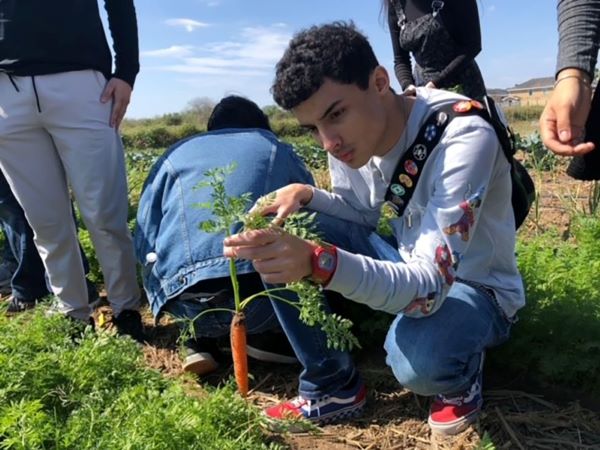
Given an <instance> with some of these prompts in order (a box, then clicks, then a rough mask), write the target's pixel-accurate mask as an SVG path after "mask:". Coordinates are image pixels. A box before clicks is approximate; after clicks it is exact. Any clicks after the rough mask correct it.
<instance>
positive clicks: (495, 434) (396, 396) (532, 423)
mask: <svg viewBox="0 0 600 450" xmlns="http://www.w3.org/2000/svg"><path fill="white" fill-rule="evenodd" d="M557 173H558V174H559V175H557ZM560 173H564V170H558V171H556V172H554V173H553V174H544V175H543V176H542V178H541V179H540V180H542V184H541V185H540V186H542V189H541V190H540V194H541V197H540V203H539V206H540V208H539V210H538V212H537V213H536V212H535V210H532V212H531V214H530V218H529V219H528V222H527V223H526V224H525V225H524V229H523V230H521V233H535V232H536V231H537V230H540V229H543V228H545V227H547V226H548V225H550V224H552V225H556V226H558V227H559V228H560V229H561V230H563V231H564V233H567V232H568V229H569V226H570V219H569V217H570V211H572V210H573V209H574V208H585V207H586V202H587V189H588V188H589V185H586V184H584V183H578V182H574V181H573V180H570V179H568V178H567V177H566V176H563V175H560ZM538 181H539V180H538ZM103 310H104V308H101V310H100V311H103ZM105 313H107V314H108V312H107V311H105ZM145 319H146V326H147V331H148V334H149V336H150V343H149V344H148V345H146V346H145V347H144V354H145V358H146V361H147V363H148V364H149V365H150V366H151V367H154V368H156V369H158V370H160V371H161V372H163V373H164V374H165V375H167V376H170V377H177V376H180V374H181V362H180V359H179V356H178V353H177V346H176V343H175V340H176V334H177V331H176V328H175V326H174V325H172V324H171V325H169V324H163V325H161V326H159V327H154V325H153V324H152V318H151V316H150V314H149V312H148V311H146V313H145ZM365 353H368V354H365ZM357 365H358V367H359V370H360V372H361V374H362V376H363V378H364V379H365V381H366V383H367V386H368V388H369V393H368V403H367V408H366V411H365V414H364V415H363V416H362V417H361V418H360V419H357V420H353V421H352V422H349V423H346V424H344V425H330V426H325V427H323V428H322V429H321V431H320V432H318V433H301V434H286V435H284V436H283V440H284V441H285V443H287V444H288V445H289V446H290V447H291V448H292V449H315V450H342V449H354V450H355V449H360V450H367V449H369V450H371V449H390V450H391V449H474V448H494V447H493V446H495V448H496V449H527V450H529V449H597V450H598V449H600V409H596V410H593V409H594V408H595V407H594V406H589V405H590V404H592V403H593V402H589V400H590V399H582V398H580V399H579V400H580V401H577V400H576V399H573V398H572V397H570V400H571V401H564V398H565V396H563V398H562V399H561V400H559V401H555V400H551V398H554V397H553V396H552V395H547V393H546V392H541V393H540V392H539V391H538V392H536V393H535V394H534V393H532V392H531V391H530V390H528V392H525V391H524V390H520V389H522V388H523V383H521V384H519V383H518V382H511V380H502V379H501V377H500V379H498V377H493V376H492V374H488V373H484V401H485V404H484V409H483V413H482V414H481V416H480V419H479V420H478V422H477V423H476V424H475V425H474V426H472V427H470V428H468V429H467V430H465V431H464V432H463V433H461V434H459V435H458V436H455V437H452V438H445V439H444V438H438V437H436V436H432V435H431V433H430V431H429V429H428V426H427V410H428V399H426V398H422V397H417V396H415V395H413V394H412V393H410V392H408V391H407V390H404V389H403V388H402V387H401V386H400V385H398V383H397V382H396V380H395V378H394V377H393V375H392V372H391V370H390V369H389V368H388V367H387V366H386V365H385V359H384V354H383V350H374V351H369V352H363V354H359V355H357ZM232 372H233V371H232V367H231V364H230V363H225V364H222V365H221V368H220V369H219V370H218V371H217V372H216V373H214V374H211V375H210V376H208V377H206V378H205V379H202V380H199V383H201V384H202V383H208V384H211V385H217V384H218V383H219V382H220V381H221V380H223V379H226V378H228V377H229V376H231V374H232ZM250 373H251V374H252V376H253V380H252V381H251V393H250V396H249V399H250V401H251V402H253V403H254V404H256V405H258V406H265V405H270V404H273V403H274V402H277V401H279V400H281V399H288V398H291V397H293V396H294V395H295V394H296V388H297V376H298V373H299V368H298V367H297V366H283V365H273V364H266V363H261V362H258V361H255V360H250ZM493 378H495V379H493ZM566 398H569V397H566ZM573 400H574V401H573ZM585 400H588V402H587V403H586V405H587V406H589V407H590V408H592V409H589V408H584V407H582V406H580V403H584V401H585ZM596 407H597V405H596ZM486 443H487V446H486ZM490 443H492V444H493V446H491V445H490Z"/></svg>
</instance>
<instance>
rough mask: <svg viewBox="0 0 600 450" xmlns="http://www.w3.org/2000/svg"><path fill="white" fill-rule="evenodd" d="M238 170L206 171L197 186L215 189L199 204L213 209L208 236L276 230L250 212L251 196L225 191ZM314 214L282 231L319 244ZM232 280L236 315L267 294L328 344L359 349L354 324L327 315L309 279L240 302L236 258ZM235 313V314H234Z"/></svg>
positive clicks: (296, 217) (294, 219)
mask: <svg viewBox="0 0 600 450" xmlns="http://www.w3.org/2000/svg"><path fill="white" fill-rule="evenodd" d="M234 170H235V164H231V165H229V166H226V167H220V168H216V169H212V170H209V171H207V172H206V173H205V174H204V176H205V180H203V181H202V182H200V183H199V184H198V188H205V187H210V188H212V193H211V200H212V201H210V202H206V203H202V204H199V205H198V206H200V207H202V208H207V209H210V210H211V211H212V213H213V218H212V219H210V220H207V221H204V222H202V223H201V224H200V228H201V229H202V230H203V231H205V232H207V233H225V235H226V236H229V235H230V234H231V230H232V229H233V227H234V225H236V224H238V223H242V224H243V230H251V229H254V230H255V229H264V228H272V227H275V226H274V225H273V224H272V222H271V220H270V218H268V217H264V216H262V215H261V214H260V212H259V210H260V208H255V209H253V210H252V211H251V212H247V209H248V207H249V206H250V200H251V194H249V193H247V194H243V195H241V196H240V197H230V196H229V195H227V192H226V189H225V180H226V177H227V176H228V175H230V174H231V173H232V172H233V171H234ZM273 198H274V197H273V196H272V195H267V196H265V197H263V198H261V199H260V200H259V205H258V206H260V204H261V203H263V204H264V203H268V202H270V201H272V200H273ZM314 219H315V214H314V213H313V214H309V213H307V212H297V213H294V214H291V215H290V216H289V217H287V218H286V220H285V223H284V225H283V227H282V228H281V231H282V232H286V233H290V234H292V235H294V236H298V237H300V238H302V239H308V240H312V241H316V242H319V240H320V238H319V234H318V232H317V231H316V230H315V226H314ZM229 269H230V277H231V282H232V286H233V292H234V299H235V312H240V311H242V310H243V309H244V308H245V307H246V306H247V305H248V304H249V303H250V302H252V301H254V300H256V299H260V298H261V297H262V298H263V300H262V301H264V298H265V296H266V295H268V296H269V297H270V298H271V299H274V300H279V301H283V302H285V303H287V304H289V305H291V306H293V307H295V308H298V310H299V312H300V319H301V320H302V321H303V322H305V323H306V324H307V325H309V326H317V325H318V326H320V327H321V329H322V330H323V331H324V332H325V333H326V334H327V345H328V346H330V347H332V348H335V349H340V350H350V349H352V348H353V347H359V346H360V345H359V343H358V340H357V339H356V337H355V336H354V335H353V334H352V333H351V331H350V329H351V327H352V322H351V321H349V320H348V319H345V318H343V317H341V316H339V315H337V314H331V313H329V312H327V311H326V310H325V309H324V307H323V305H324V302H323V293H322V289H321V287H320V286H319V285H317V284H315V283H313V282H312V281H310V280H301V281H298V282H295V283H290V284H288V285H286V286H285V287H273V288H270V289H267V290H264V291H262V292H259V293H256V294H254V295H252V296H250V297H248V298H245V299H241V298H240V294H239V291H240V289H239V283H238V279H237V270H236V266H235V261H234V260H233V258H230V260H229ZM284 290H289V291H293V292H295V293H296V295H297V296H298V302H291V301H289V300H288V299H286V298H284V297H282V296H280V295H279V294H280V293H281V292H282V291H284ZM220 310H221V311H222V309H220ZM211 311H216V309H211V310H206V311H203V312H202V313H200V314H199V315H198V316H196V317H195V318H194V319H193V320H197V319H198V318H199V317H200V316H201V315H204V314H206V313H209V312H211ZM232 312H234V311H232Z"/></svg>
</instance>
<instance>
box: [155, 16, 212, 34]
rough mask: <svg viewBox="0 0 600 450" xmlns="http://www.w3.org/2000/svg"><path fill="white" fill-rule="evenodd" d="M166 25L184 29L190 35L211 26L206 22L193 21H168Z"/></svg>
mask: <svg viewBox="0 0 600 450" xmlns="http://www.w3.org/2000/svg"><path fill="white" fill-rule="evenodd" d="M165 23H166V24H167V25H169V26H172V27H183V28H185V29H186V31H188V32H190V33H191V32H192V31H194V30H195V29H196V28H205V27H208V26H210V25H209V24H207V23H205V22H199V21H197V20H193V19H167V20H166V21H165Z"/></svg>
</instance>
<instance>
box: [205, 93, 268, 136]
mask: <svg viewBox="0 0 600 450" xmlns="http://www.w3.org/2000/svg"><path fill="white" fill-rule="evenodd" d="M223 128H262V129H263V130H269V131H272V130H271V126H270V125H269V118H268V117H267V115H266V114H265V113H264V112H263V111H262V110H261V109H260V108H259V107H258V105H257V104H256V103H254V102H253V101H252V100H248V99H247V98H244V97H240V96H238V95H230V96H228V97H224V98H223V99H222V100H221V101H220V102H219V103H217V104H216V105H215V107H214V108H213V110H212V112H211V113H210V117H209V118H208V123H207V124H206V129H207V130H208V131H214V130H222V129H223Z"/></svg>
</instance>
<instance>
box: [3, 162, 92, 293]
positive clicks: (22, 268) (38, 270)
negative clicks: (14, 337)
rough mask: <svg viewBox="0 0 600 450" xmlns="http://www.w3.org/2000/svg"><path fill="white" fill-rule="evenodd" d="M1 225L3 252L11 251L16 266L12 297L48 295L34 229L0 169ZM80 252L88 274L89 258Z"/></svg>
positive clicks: (48, 291)
mask: <svg viewBox="0 0 600 450" xmlns="http://www.w3.org/2000/svg"><path fill="white" fill-rule="evenodd" d="M0 228H1V229H2V231H3V232H4V238H5V244H4V245H5V249H4V251H3V253H4V254H8V253H10V255H11V256H10V260H12V261H14V262H15V267H16V269H15V271H14V273H13V277H12V280H11V288H12V295H13V297H15V298H17V299H19V300H21V301H25V302H33V301H35V300H38V299H41V298H42V297H45V296H47V295H49V294H50V289H49V288H48V283H47V279H46V270H45V268H44V265H43V263H42V259H41V258H40V255H39V253H38V250H37V248H36V246H35V243H34V241H33V231H32V229H31V227H30V226H29V223H28V222H27V219H26V218H25V213H24V211H23V208H21V205H19V203H18V202H17V199H16V198H15V196H14V194H13V193H12V191H11V189H10V186H9V184H8V182H7V181H6V178H5V177H4V174H3V173H2V172H0ZM80 251H81V255H82V258H83V266H84V270H85V273H86V274H87V273H88V272H89V265H88V260H87V258H86V257H85V254H84V253H83V250H82V249H81V248H80Z"/></svg>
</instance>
